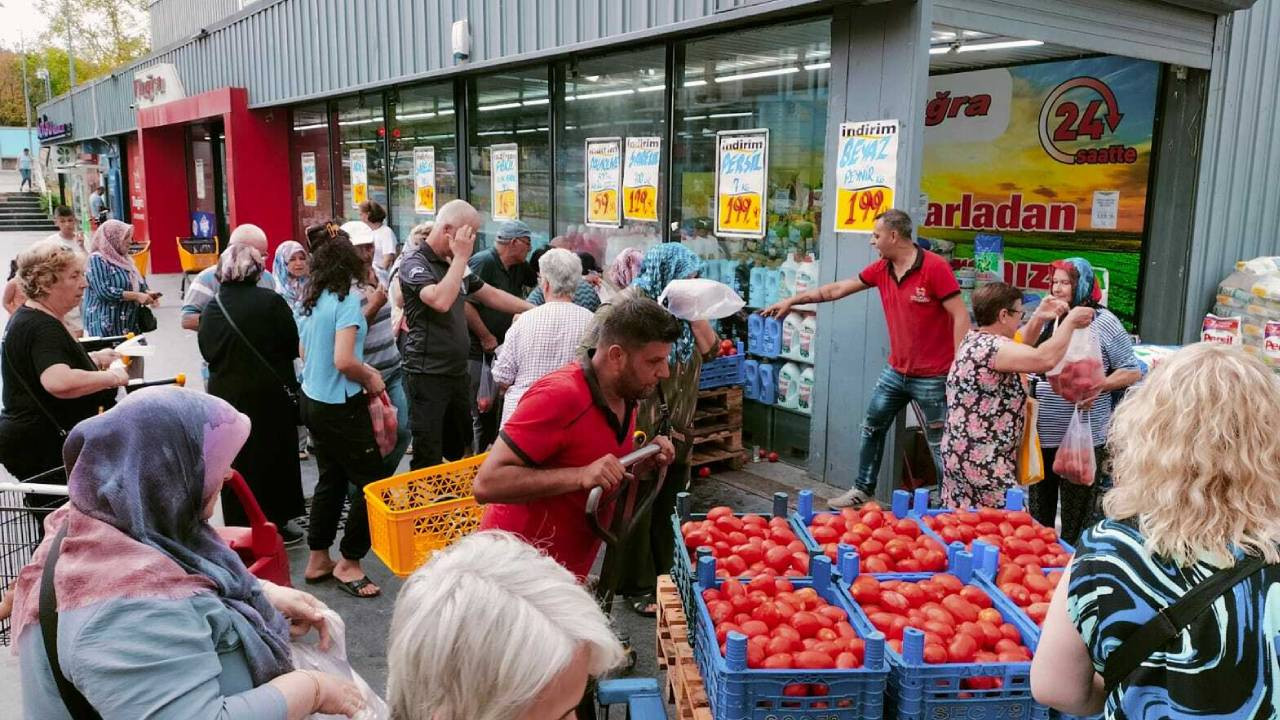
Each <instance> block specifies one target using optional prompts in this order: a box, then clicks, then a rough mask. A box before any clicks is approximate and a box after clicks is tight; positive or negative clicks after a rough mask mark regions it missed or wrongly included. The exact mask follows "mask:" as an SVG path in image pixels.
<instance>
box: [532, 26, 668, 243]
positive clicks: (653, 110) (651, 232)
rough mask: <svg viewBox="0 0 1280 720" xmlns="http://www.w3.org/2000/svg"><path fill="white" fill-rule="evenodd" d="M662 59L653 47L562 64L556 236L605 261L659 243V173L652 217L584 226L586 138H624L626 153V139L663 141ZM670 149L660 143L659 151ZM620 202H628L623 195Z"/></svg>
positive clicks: (661, 210)
mask: <svg viewBox="0 0 1280 720" xmlns="http://www.w3.org/2000/svg"><path fill="white" fill-rule="evenodd" d="M665 58H666V52H665V50H664V49H663V48H661V47H657V48H652V49H647V50H638V51H635V52H624V53H616V54H612V55H607V56H601V57H595V58H584V59H581V60H578V61H577V62H575V63H569V64H566V65H565V66H564V67H563V68H561V76H562V77H563V78H564V87H563V90H562V91H561V95H562V96H563V98H564V105H563V107H564V110H563V112H562V113H561V114H560V118H561V120H560V121H559V125H560V128H561V131H560V133H559V137H558V139H557V145H556V235H557V236H563V237H564V238H565V239H566V240H567V241H568V244H569V247H570V248H571V249H573V250H574V251H575V252H579V251H585V252H590V253H591V254H593V255H595V257H596V260H597V262H600V263H601V266H602V267H604V266H607V264H608V263H610V262H612V261H613V258H614V256H616V255H617V254H618V253H619V252H620V251H621V250H623V249H624V248H628V247H634V248H639V249H641V250H643V249H644V248H646V247H649V246H650V245H653V244H654V243H658V242H661V241H662V227H661V222H660V218H662V217H663V215H664V213H665V208H664V207H662V204H663V203H662V197H663V189H664V187H663V182H662V181H663V178H661V175H660V174H659V177H658V183H657V187H655V188H654V193H653V197H652V202H653V204H654V205H653V207H654V209H655V211H656V216H655V217H654V218H653V219H652V220H649V221H640V220H631V219H626V218H624V219H623V221H622V227H620V228H606V227H595V226H588V225H587V224H586V187H585V184H586V177H585V175H586V171H585V168H584V165H583V163H584V156H585V154H586V150H585V148H586V140H587V138H595V137H617V138H621V139H622V141H623V152H624V155H625V148H626V140H627V138H642V137H648V138H660V139H662V140H661V142H663V143H665V137H666V105H665V93H664V91H665V90H666V69H665V67H666V59H665ZM668 151H669V149H668V148H665V147H663V148H661V153H666V152H668ZM660 167H661V164H659V168H660ZM618 202H619V203H623V204H624V205H625V198H618Z"/></svg>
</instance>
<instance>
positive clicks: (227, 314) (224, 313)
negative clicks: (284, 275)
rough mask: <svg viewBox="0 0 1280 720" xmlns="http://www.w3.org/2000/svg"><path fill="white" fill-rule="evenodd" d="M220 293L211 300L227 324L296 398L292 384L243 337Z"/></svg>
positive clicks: (290, 395)
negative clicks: (216, 304) (216, 305)
mask: <svg viewBox="0 0 1280 720" xmlns="http://www.w3.org/2000/svg"><path fill="white" fill-rule="evenodd" d="M220 295H221V293H214V295H213V301H214V302H216V303H218V309H220V310H222V317H224V318H226V319H227V324H228V325H230V326H231V329H232V330H233V331H235V334H236V336H238V337H239V338H240V340H241V341H242V342H243V343H244V344H245V345H247V346H248V347H249V350H250V351H251V352H252V353H253V355H254V357H256V358H258V361H259V362H261V363H262V365H263V367H265V368H266V369H267V371H268V372H270V373H271V374H272V375H273V376H275V378H276V380H278V381H280V384H281V385H282V386H283V387H284V390H285V393H286V394H287V395H288V396H289V397H290V398H295V399H296V396H297V393H296V392H294V390H293V386H292V385H291V384H289V383H288V382H286V381H285V379H284V378H282V377H280V373H278V372H276V369H275V368H274V367H272V365H271V363H270V362H268V361H267V359H266V358H265V357H263V355H262V353H260V352H258V348H256V347H254V346H253V343H251V342H249V338H247V337H245V334H244V332H242V331H241V330H240V326H239V325H236V321H235V320H234V319H233V318H232V317H231V313H230V312H228V311H227V306H226V305H223V304H222V298H221V297H220Z"/></svg>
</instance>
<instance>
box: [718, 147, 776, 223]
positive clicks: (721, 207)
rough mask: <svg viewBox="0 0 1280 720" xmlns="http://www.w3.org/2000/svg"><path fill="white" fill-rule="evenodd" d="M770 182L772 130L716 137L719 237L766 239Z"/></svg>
mask: <svg viewBox="0 0 1280 720" xmlns="http://www.w3.org/2000/svg"><path fill="white" fill-rule="evenodd" d="M768 178H769V131H768V129H758V130H726V131H723V132H718V133H716V227H715V234H716V235H717V236H722V237H746V238H762V237H764V233H765V206H764V203H765V191H766V188H767V187H768Z"/></svg>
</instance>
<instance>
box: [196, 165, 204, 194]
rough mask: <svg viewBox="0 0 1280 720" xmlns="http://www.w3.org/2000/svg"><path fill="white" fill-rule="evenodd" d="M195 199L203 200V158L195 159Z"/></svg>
mask: <svg viewBox="0 0 1280 720" xmlns="http://www.w3.org/2000/svg"><path fill="white" fill-rule="evenodd" d="M196 199H197V200H203V199H204V158H196Z"/></svg>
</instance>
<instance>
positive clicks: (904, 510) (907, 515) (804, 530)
mask: <svg viewBox="0 0 1280 720" xmlns="http://www.w3.org/2000/svg"><path fill="white" fill-rule="evenodd" d="M889 511H890V512H892V513H893V514H894V516H896V517H897V518H898V519H900V520H903V519H905V520H911V521H913V522H915V524H916V525H917V526H919V528H920V532H921V533H922V534H925V535H928V536H929V537H931V538H933V539H935V540H937V539H938V536H937V535H935V534H933V533H931V532H929V529H928V528H926V527H925V526H924V523H923V522H921V521H920V518H918V517H916V516H915V515H913V514H912V513H911V493H909V492H907V491H906V490H895V491H894V492H893V502H892V505H891V506H890V507H889ZM832 512H836V511H831V510H824V511H821V512H818V511H815V510H814V507H813V493H812V492H810V491H808V490H801V491H800V493H799V494H798V495H797V496H796V509H795V511H793V512H792V513H791V520H792V522H791V526H792V527H793V528H795V529H796V534H797V535H798V536H799V537H800V540H801V541H802V542H803V543H804V546H805V548H807V549H808V550H809V553H810V554H812V555H822V554H824V550H823V546H822V545H821V544H820V543H819V542H818V541H817V540H815V539H814V537H813V533H812V532H811V531H810V530H809V525H810V523H812V522H813V518H814V517H815V516H817V515H822V514H830V513H832ZM939 544H940V545H942V546H943V547H944V548H945V547H946V543H942V542H941V541H939ZM856 549H857V548H854V547H850V546H848V545H844V544H841V545H840V546H839V550H838V551H837V553H836V561H835V562H836V574H837V575H839V574H840V569H839V558H840V557H841V556H842V555H844V553H845V551H847V550H856ZM948 567H950V566H949V565H948ZM943 572H945V570H944V571H943Z"/></svg>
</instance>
